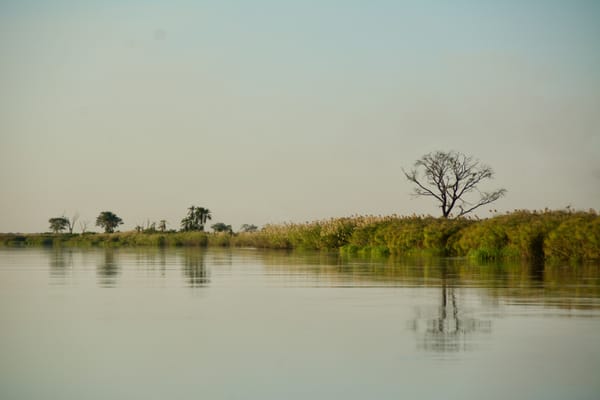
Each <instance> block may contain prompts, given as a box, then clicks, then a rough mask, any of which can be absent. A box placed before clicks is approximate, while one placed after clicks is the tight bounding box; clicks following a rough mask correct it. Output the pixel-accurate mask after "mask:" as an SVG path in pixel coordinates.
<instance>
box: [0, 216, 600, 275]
mask: <svg viewBox="0 0 600 400" xmlns="http://www.w3.org/2000/svg"><path fill="white" fill-rule="evenodd" d="M194 212H195V210H194ZM191 214H193V212H192V213H191ZM202 219H203V218H199V220H200V222H203V221H202ZM192 223H193V222H192ZM253 228H255V227H253ZM0 244H1V245H4V246H35V245H46V246H48V245H64V246H232V247H256V248H271V249H310V250H328V251H331V250H335V251H340V252H343V253H347V254H358V255H365V256H368V255H411V254H432V255H440V256H467V257H473V258H478V259H487V260H489V259H509V258H521V259H527V260H531V261H542V262H543V261H556V262H573V263H578V262H599V261H600V216H598V214H597V212H596V211H594V210H589V211H587V212H583V211H573V210H570V209H567V210H560V211H551V210H544V211H524V210H517V211H514V212H511V213H507V214H505V215H498V216H494V217H492V218H488V219H473V218H455V219H448V218H443V217H441V218H435V217H431V216H404V217H403V216H395V215H394V216H382V217H377V216H353V217H347V218H332V219H328V220H321V221H314V222H308V223H302V224H297V223H286V224H273V225H266V226H265V227H263V228H262V229H260V230H255V229H252V230H250V231H246V232H238V233H234V232H232V230H231V228H230V227H229V226H228V229H224V230H222V231H217V232H213V233H207V232H204V231H202V230H192V231H180V232H175V231H164V232H161V231H157V230H151V229H148V230H142V231H131V232H116V233H91V232H86V233H82V234H73V233H64V234H62V233H55V234H51V233H46V234H10V233H7V234H0Z"/></svg>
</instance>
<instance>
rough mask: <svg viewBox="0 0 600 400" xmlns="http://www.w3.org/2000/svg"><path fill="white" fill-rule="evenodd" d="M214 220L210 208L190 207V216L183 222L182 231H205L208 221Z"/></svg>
mask: <svg viewBox="0 0 600 400" xmlns="http://www.w3.org/2000/svg"><path fill="white" fill-rule="evenodd" d="M210 219H212V215H211V213H210V210H209V209H208V208H204V207H195V206H190V207H189V208H188V214H187V216H186V217H185V218H183V219H182V220H181V229H182V230H184V231H203V230H204V224H206V221H207V220H210Z"/></svg>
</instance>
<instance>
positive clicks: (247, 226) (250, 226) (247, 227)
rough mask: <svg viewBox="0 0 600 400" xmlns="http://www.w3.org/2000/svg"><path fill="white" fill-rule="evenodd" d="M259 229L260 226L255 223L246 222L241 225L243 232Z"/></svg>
mask: <svg viewBox="0 0 600 400" xmlns="http://www.w3.org/2000/svg"><path fill="white" fill-rule="evenodd" d="M257 230H258V226H256V225H253V224H244V225H242V226H241V227H240V231H242V232H256V231H257Z"/></svg>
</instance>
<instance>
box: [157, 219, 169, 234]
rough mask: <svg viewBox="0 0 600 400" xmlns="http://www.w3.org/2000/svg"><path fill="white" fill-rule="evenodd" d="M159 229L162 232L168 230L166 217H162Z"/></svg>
mask: <svg viewBox="0 0 600 400" xmlns="http://www.w3.org/2000/svg"><path fill="white" fill-rule="evenodd" d="M158 230H159V231H161V232H164V231H166V230H167V221H166V220H164V219H161V220H160V222H159V223H158Z"/></svg>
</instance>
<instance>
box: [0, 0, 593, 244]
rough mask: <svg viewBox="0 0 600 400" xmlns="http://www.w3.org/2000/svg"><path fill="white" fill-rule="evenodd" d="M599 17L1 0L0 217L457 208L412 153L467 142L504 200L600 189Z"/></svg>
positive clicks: (547, 5)
mask: <svg viewBox="0 0 600 400" xmlns="http://www.w3.org/2000/svg"><path fill="white" fill-rule="evenodd" d="M598 21H600V2H597V1H452V2H450V1H168V2H167V1H129V2H128V1H90V2H81V1H77V2H75V1H72V2H68V1H46V2H44V1H18V2H17V1H15V2H7V1H2V0H0V54H1V55H2V56H1V57H0V88H2V90H1V92H0V187H1V188H2V189H1V190H2V192H1V193H2V195H1V196H0V232H7V231H26V232H27V231H42V230H46V229H47V225H48V224H47V220H48V218H50V217H52V216H58V215H61V214H62V213H63V212H65V213H66V214H68V215H70V214H72V213H74V212H79V214H81V218H82V219H85V220H89V221H94V220H95V217H96V216H97V215H98V213H99V212H100V211H103V210H112V211H114V212H116V213H117V214H118V215H119V216H121V217H122V218H123V219H124V220H125V222H126V224H125V225H124V226H123V229H130V228H132V227H133V226H135V225H136V224H140V223H143V222H145V221H146V220H147V219H150V220H159V219H163V218H165V219H167V220H168V221H169V222H170V226H171V227H173V228H177V227H178V225H179V221H180V219H181V218H182V217H183V216H184V214H185V210H186V208H187V207H188V206H189V205H191V204H195V205H200V206H204V207H208V208H210V209H211V210H212V211H213V214H214V220H213V221H223V222H226V223H228V224H232V225H233V226H234V228H235V229H237V228H238V227H239V225H241V224H243V223H254V224H257V225H263V224H265V223H268V222H284V221H304V220H313V219H318V218H325V217H334V216H345V215H350V214H355V213H360V214H366V213H373V214H390V213H399V214H411V213H413V212H417V213H431V214H434V215H437V214H438V213H439V210H438V209H437V208H436V205H435V204H434V203H433V202H431V201H430V200H429V199H414V198H412V197H411V196H410V193H411V186H410V185H409V184H408V182H406V181H405V179H404V178H403V175H402V171H401V168H402V167H405V168H409V167H410V166H411V164H412V163H413V162H414V160H415V159H417V158H418V157H420V156H421V155H423V154H425V153H427V152H430V151H434V150H451V149H454V150H459V151H462V152H465V153H467V154H472V155H474V156H476V157H477V158H479V159H481V160H483V161H485V162H486V163H488V164H490V165H491V166H492V167H493V168H494V169H495V171H496V179H495V180H494V181H493V182H490V184H489V185H488V186H486V187H484V188H488V189H493V188H496V187H505V188H507V189H508V194H507V196H506V197H505V198H503V199H501V200H500V201H498V202H497V203H496V204H495V205H494V206H493V208H496V209H498V210H499V211H505V210H512V209H514V208H529V209H533V208H537V209H539V208H544V207H550V208H562V207H565V206H567V205H572V206H573V207H576V208H584V209H585V208H590V207H594V208H598V206H599V199H600V24H598ZM480 215H489V214H488V213H487V209H485V210H482V212H481V213H480ZM90 225H93V223H92V224H90Z"/></svg>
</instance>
